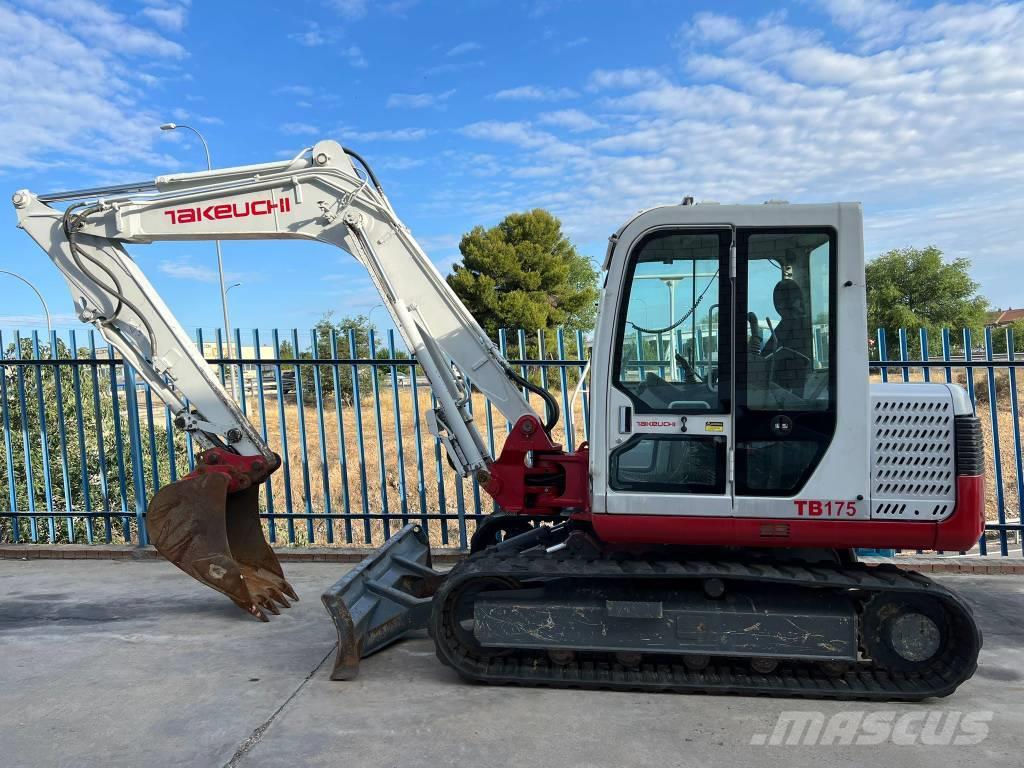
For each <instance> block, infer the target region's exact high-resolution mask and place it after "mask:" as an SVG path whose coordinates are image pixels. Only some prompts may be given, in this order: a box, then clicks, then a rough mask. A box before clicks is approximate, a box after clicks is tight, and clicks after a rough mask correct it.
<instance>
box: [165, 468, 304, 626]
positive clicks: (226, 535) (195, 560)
mask: <svg viewBox="0 0 1024 768" xmlns="http://www.w3.org/2000/svg"><path fill="white" fill-rule="evenodd" d="M276 468H277V467H276V465H275V466H274V467H273V468H267V467H265V466H264V463H263V462H261V461H260V460H259V458H258V457H251V456H244V457H243V456H238V455H237V454H231V453H228V452H226V451H223V450H222V449H217V448H214V449H212V450H209V451H206V452H205V453H204V454H202V455H201V456H200V457H199V461H198V464H197V467H196V470H195V471H194V472H192V473H191V474H190V475H189V476H187V477H185V478H182V479H181V480H178V481H177V482H174V483H170V484H169V485H165V486H164V487H163V488H161V489H160V490H159V491H157V493H156V495H155V496H154V497H153V499H152V501H151V502H150V503H149V509H148V511H147V513H146V531H147V533H148V535H149V540H150V542H151V543H152V544H153V546H154V547H156V550H157V552H159V553H160V554H161V555H163V556H164V557H165V558H167V560H169V561H170V562H172V563H174V565H176V566H178V568H180V569H181V570H183V571H184V572H185V573H187V574H188V575H189V576H191V577H192V578H194V579H196V580H197V581H201V582H202V583H203V584H206V585H207V586H208V587H212V588H213V589H215V590H217V591H218V592H222V593H223V594H225V595H227V596H228V597H229V598H231V601H232V602H234V603H235V605H237V606H238V607H239V608H241V609H243V610H245V611H247V612H248V613H251V614H252V615H253V616H255V617H256V618H258V619H259V620H260V621H267V620H268V619H267V614H266V613H265V611H269V612H270V613H274V614H278V613H280V610H279V608H278V606H281V607H284V608H287V607H288V606H289V605H290V603H289V602H288V600H289V598H290V599H292V600H298V599H299V598H298V595H296V594H295V590H294V589H292V587H291V585H290V584H289V583H288V582H287V581H286V580H285V578H284V572H283V571H282V570H281V564H280V562H278V559H277V556H276V555H275V554H274V551H273V550H272V549H271V548H270V545H269V544H268V543H267V540H266V538H264V536H263V527H262V526H261V525H260V516H259V482H260V481H261V480H262V479H264V478H266V476H267V475H269V474H270V472H272V471H273V470H274V469H276Z"/></svg>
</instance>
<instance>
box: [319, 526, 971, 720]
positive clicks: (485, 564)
mask: <svg viewBox="0 0 1024 768" xmlns="http://www.w3.org/2000/svg"><path fill="white" fill-rule="evenodd" d="M417 535H420V536H421V539H420V541H421V542H425V537H422V531H419V530H418V529H416V527H414V526H409V527H407V528H406V529H404V530H403V531H402V532H401V533H400V534H398V536H396V537H394V538H393V539H392V545H391V546H393V547H395V548H396V549H395V551H396V552H397V551H398V548H401V549H403V550H404V555H403V556H402V557H400V558H399V559H400V560H401V561H402V562H401V563H399V564H397V565H396V564H395V563H389V562H387V561H386V559H385V560H384V561H380V562H379V563H378V565H379V566H380V567H381V568H380V570H379V571H378V574H377V575H378V576H379V577H383V578H384V579H385V580H386V579H387V578H388V577H390V578H391V582H390V585H385V584H382V583H381V582H380V581H377V582H372V581H371V583H370V584H369V585H367V583H365V582H363V583H360V584H359V585H358V588H356V589H351V588H350V589H345V588H343V587H340V585H343V583H344V582H345V581H346V580H345V579H343V580H342V582H339V588H336V591H335V595H334V603H333V610H332V606H331V605H329V606H328V609H329V611H330V612H331V613H332V615H333V616H335V620H336V622H337V621H338V614H337V612H338V610H339V606H346V605H353V606H356V605H359V606H361V607H362V611H363V612H362V614H361V623H360V622H357V624H359V625H360V626H359V630H358V632H356V633H355V634H347V633H346V632H343V631H341V628H342V624H341V623H339V639H340V640H342V645H343V646H345V647H348V648H349V649H350V650H352V651H355V652H356V653H357V654H358V655H363V656H365V655H368V653H371V652H373V651H375V650H378V649H379V648H382V647H384V646H385V645H387V644H389V643H390V642H393V641H394V640H395V639H397V638H398V637H400V636H402V635H404V634H405V633H406V632H408V631H409V630H410V629H415V628H416V627H415V626H412V625H410V624H409V623H408V621H407V620H406V621H404V622H403V623H400V624H394V622H393V619H391V618H388V619H384V620H383V621H382V622H381V623H380V624H378V623H377V622H376V621H375V620H374V619H373V618H372V617H373V616H374V615H377V616H380V617H385V616H386V617H391V616H392V615H394V614H395V610H394V608H395V603H394V602H393V601H395V600H396V599H397V600H398V601H399V603H402V604H403V607H402V610H401V612H400V614H399V615H402V616H403V617H405V619H407V618H408V616H409V615H411V614H412V613H413V612H412V611H410V610H408V608H409V607H410V605H411V604H412V603H415V604H416V605H417V606H418V613H419V615H420V616H421V617H422V621H423V622H424V623H426V625H427V627H428V629H429V631H430V634H431V636H432V637H433V640H434V643H435V647H436V652H437V656H438V658H439V659H440V660H441V661H442V662H443V663H444V664H446V665H448V666H450V667H452V668H453V669H455V670H456V671H457V672H458V673H459V674H460V675H461V676H462V677H464V678H466V679H469V680H473V681H477V682H485V683H497V684H514V685H531V686H550V687H559V688H594V689H616V690H630V691H673V692H690V693H709V694H741V695H771V696H802V697H809V698H831V699H845V700H880V701H896V700H899V701H917V700H921V699H926V698H930V697H941V696H947V695H949V694H950V693H952V692H953V691H954V690H955V689H956V688H957V686H958V685H960V684H961V683H962V682H963V681H964V680H966V679H968V678H970V677H971V675H972V674H973V673H974V671H975V668H976V666H977V658H978V652H979V650H980V648H981V643H982V638H981V633H980V631H979V629H978V627H977V624H976V623H975V621H974V618H973V615H972V613H971V610H970V608H969V607H968V606H967V605H966V604H965V603H964V602H963V601H962V600H961V599H960V598H959V597H957V596H956V595H955V594H954V593H952V592H951V591H949V590H947V589H945V588H944V587H942V586H941V585H939V584H936V583H935V582H933V581H931V580H930V579H928V578H926V577H924V576H922V575H921V574H918V573H913V572H909V571H903V570H900V569H898V568H896V567H894V566H889V565H876V566H871V565H866V564H862V563H857V562H853V561H852V559H851V558H850V557H849V556H848V554H847V553H845V552H836V551H829V550H820V551H805V552H796V551H787V550H776V551H774V552H773V551H761V552H758V551H752V550H736V551H725V552H722V551H721V550H719V551H718V552H712V551H710V550H704V551H701V550H699V549H696V548H694V549H690V550H687V549H683V548H669V547H665V548H660V549H656V550H651V551H644V552H639V551H636V552H624V551H621V550H616V551H609V550H606V549H605V548H603V547H602V546H601V543H600V542H598V541H597V540H596V539H595V538H594V537H593V535H592V534H591V533H589V532H588V531H586V530H582V529H580V528H577V529H575V530H572V529H571V528H570V525H568V524H561V525H555V526H539V527H537V528H533V529H531V530H530V531H528V532H526V533H523V534H520V535H518V536H513V537H511V538H508V539H506V540H505V541H503V542H501V543H499V544H497V545H492V546H489V547H487V548H486V549H484V550H483V551H481V552H478V553H476V554H473V555H471V556H470V557H469V558H468V559H467V560H465V561H463V562H461V563H459V564H458V565H456V566H455V567H454V568H452V570H451V571H449V572H448V573H447V574H446V575H444V577H443V579H442V578H440V574H437V573H436V572H433V571H431V570H430V569H429V568H428V567H425V566H423V565H420V566H419V569H420V570H419V572H418V573H417V572H415V571H410V570H408V568H409V566H410V565H413V566H414V567H415V564H414V563H410V560H415V559H416V557H415V555H411V553H412V552H413V549H410V547H413V548H415V547H416V543H415V539H416V537H417ZM419 551H420V553H421V554H422V552H423V551H424V550H423V545H422V544H421V545H420V546H419ZM396 568H397V570H396ZM396 574H400V575H397V576H396ZM424 587H426V590H425V589H424ZM434 590H436V591H434ZM426 592H429V593H430V594H429V595H428V594H426ZM403 595H404V597H403ZM367 598H371V599H372V604H371V605H370V606H369V610H368V611H367V607H368V606H367V603H366V600H367ZM327 600H328V596H327V595H325V604H326V603H327ZM382 606H387V607H382ZM428 606H429V619H428V618H427V607H428ZM389 607H390V608H391V609H392V610H390V611H389V610H388V608H389ZM345 610H346V609H345V608H341V613H345ZM389 624H390V626H389ZM346 626H347V627H348V628H349V629H348V633H351V632H352V627H353V624H352V622H351V621H350V622H348V624H347V625H346ZM366 641H369V642H370V643H372V646H373V647H372V648H371V647H369V646H368V645H364V642H366ZM356 658H358V656H357V657H356ZM350 661H351V659H350ZM357 663H358V662H357V661H356V665H357ZM354 673H355V666H353V665H351V664H350V666H349V668H348V674H346V675H344V677H346V678H348V677H352V676H353V675H354Z"/></svg>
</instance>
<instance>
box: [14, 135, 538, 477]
mask: <svg viewBox="0 0 1024 768" xmlns="http://www.w3.org/2000/svg"><path fill="white" fill-rule="evenodd" d="M58 201H74V203H73V204H72V205H71V206H70V207H69V208H68V209H67V210H66V211H61V210H57V209H55V208H53V207H51V206H50V205H48V203H51V202H58ZM14 205H15V208H16V209H17V213H18V223H19V226H20V227H21V228H23V229H24V230H25V231H26V232H28V234H29V235H31V236H32V238H33V239H34V240H35V241H36V242H37V243H39V245H40V246H42V247H43V249H44V250H45V251H46V252H47V253H48V254H49V256H50V258H51V260H52V261H53V262H54V264H56V265H57V267H58V269H60V271H61V272H62V273H63V274H64V276H65V277H66V278H67V281H68V285H69V287H70V288H71V293H72V296H73V299H74V302H75V307H76V310H77V312H78V315H79V317H80V318H81V319H82V320H83V321H85V322H88V323H92V324H93V325H95V326H96V327H97V328H98V329H99V330H100V333H102V334H103V337H104V338H105V339H106V340H107V341H109V342H110V343H111V344H112V345H114V347H115V348H116V349H117V350H118V351H119V352H120V353H121V354H122V355H123V356H124V358H125V359H126V360H127V361H128V362H129V363H130V364H131V365H132V366H133V367H134V368H135V369H136V370H137V371H138V373H139V375H140V376H141V377H142V378H143V379H144V380H145V381H146V382H147V383H148V384H149V385H150V386H151V387H152V388H153V390H154V392H156V394H158V395H159V396H160V398H161V399H162V400H163V401H164V402H165V403H166V404H167V405H168V406H170V408H171V410H172V411H173V413H174V414H175V417H176V423H177V424H178V425H179V426H180V427H181V428H183V429H186V430H188V431H190V432H191V433H192V434H193V435H194V436H195V437H196V438H197V439H198V440H199V441H200V444H202V445H204V447H211V446H225V445H226V446H230V448H231V449H232V450H233V451H234V452H237V453H238V454H240V455H243V456H249V455H255V454H263V455H264V456H265V457H266V458H267V459H268V460H272V458H273V454H272V452H271V451H270V449H269V448H268V447H267V446H266V445H265V444H264V443H263V441H262V439H261V438H260V436H259V434H258V433H257V432H256V430H255V429H254V428H253V426H252V425H251V424H250V423H249V421H248V419H247V418H246V417H245V416H244V415H243V414H242V412H241V410H240V409H239V408H238V407H237V406H236V405H235V403H234V402H233V401H232V399H231V398H230V397H229V396H228V395H227V393H226V392H225V391H224V390H223V388H222V387H221V386H220V384H219V382H218V381H217V379H216V377H215V376H214V375H213V374H212V372H211V371H210V368H209V366H208V365H207V363H206V361H205V360H204V359H203V357H202V354H201V352H200V351H198V350H196V349H195V347H194V345H193V344H192V342H191V341H190V340H189V338H188V337H187V335H186V334H185V332H184V331H183V330H182V328H181V326H180V325H179V324H178V322H177V321H176V320H175V319H174V316H173V315H172V313H171V312H170V310H169V309H168V308H167V306H166V305H165V304H164V302H163V301H162V300H161V299H160V297H159V295H158V294H157V292H156V291H155V290H154V288H153V286H152V285H151V284H150V283H149V281H148V280H147V279H146V277H145V275H143V273H142V271H141V270H140V269H139V267H138V266H137V265H136V263H135V262H134V261H133V260H132V259H131V257H130V256H129V255H128V254H127V252H126V251H125V249H124V244H125V243H149V242H152V241H155V240H214V239H217V240H231V239H236V240H244V239H274V238H288V239H306V240H319V241H321V242H325V243H331V244H332V245H336V246H338V247H339V248H342V249H344V250H346V251H348V252H349V253H350V254H352V255H353V256H354V257H355V258H356V259H357V260H358V261H359V262H360V263H361V264H362V265H363V266H364V267H366V269H367V271H368V272H369V274H370V278H371V279H372V280H373V283H374V285H375V286H376V288H377V290H378V291H379V292H380V295H381V297H382V299H383V300H384V304H385V306H386V307H387V308H388V310H389V312H390V313H391V316H392V318H393V319H394V322H395V325H396V327H397V328H398V330H399V332H400V333H401V334H402V337H403V338H404V339H405V342H406V344H407V346H408V348H409V351H410V352H412V353H413V354H414V355H415V356H416V359H417V361H418V362H419V364H420V365H422V366H423V369H424V372H425V374H426V376H427V379H428V380H429V382H430V385H431V388H432V389H433V392H434V395H435V397H436V398H437V402H438V407H437V409H436V410H435V411H433V412H429V413H428V416H427V418H428V426H429V428H430V431H431V432H432V433H433V434H435V435H437V436H438V437H439V438H440V439H441V441H442V442H443V443H444V445H445V447H446V449H447V451H448V454H449V456H450V457H451V460H452V462H453V464H454V465H455V467H456V469H457V470H458V471H459V472H460V473H461V474H463V475H467V474H469V473H472V472H486V470H487V466H488V464H489V462H490V461H491V459H492V457H491V456H490V454H489V451H488V448H487V445H486V444H485V442H484V440H483V439H482V437H481V435H480V433H479V431H478V430H477V429H476V428H475V427H474V426H473V423H472V422H473V418H472V415H471V414H470V411H469V408H468V401H469V397H470V387H469V385H468V382H471V383H472V385H473V386H475V387H476V388H477V389H479V390H480V391H481V392H483V393H484V394H485V395H486V396H487V397H488V398H490V400H491V402H492V403H493V404H494V406H495V407H496V408H497V409H498V410H499V411H500V412H501V413H502V414H503V415H504V416H505V417H506V418H507V419H509V421H511V422H513V423H515V422H516V421H518V419H519V418H520V417H521V416H523V415H526V414H534V415H536V414H535V412H534V410H533V409H532V408H531V407H530V405H529V404H528V403H527V401H526V400H525V399H524V398H523V396H522V392H521V389H520V386H521V384H522V382H521V381H517V378H516V374H515V373H514V372H513V371H512V369H511V368H510V367H509V365H508V364H507V362H506V361H505V360H504V358H503V357H502V356H501V354H500V353H499V351H498V349H497V348H496V347H495V345H494V344H493V342H491V340H490V339H488V338H487V336H486V334H485V333H484V331H483V329H481V328H480V326H479V324H478V323H477V322H476V320H475V319H474V318H473V316H472V315H471V314H470V313H469V311H468V310H467V309H466V308H465V306H464V305H463V304H462V302H461V301H460V300H459V298H458V297H457V296H456V295H455V293H454V292H453V291H452V290H451V288H449V287H448V285H447V283H446V282H445V280H444V278H443V277H442V276H441V275H440V274H439V273H438V271H437V269H436V268H435V267H434V265H433V264H432V263H431V262H430V259H429V258H427V256H426V254H425V253H424V252H423V250H422V249H421V248H420V247H419V245H418V244H417V242H416V240H415V239H414V238H413V236H412V234H411V233H410V232H409V230H408V228H407V227H406V226H405V225H404V224H402V222H401V221H400V220H399V218H398V216H397V215H396V214H395V212H394V209H393V208H392V207H391V204H390V202H389V201H388V199H387V197H386V196H385V195H384V192H383V190H382V189H381V188H380V186H379V184H378V183H377V182H376V179H375V178H374V177H373V175H372V171H370V170H369V169H368V168H367V172H366V175H364V176H361V175H360V174H358V173H357V172H356V169H355V167H354V166H353V164H352V161H351V159H350V155H349V154H347V152H346V150H344V149H343V148H342V147H341V146H340V145H339V144H337V143H336V142H333V141H322V142H320V143H318V144H316V145H315V146H314V147H312V148H310V149H307V150H305V151H304V152H302V153H300V154H299V155H298V156H297V157H295V158H294V159H293V160H291V161H283V162H279V163H266V164H260V165H248V166H240V167H236V168H227V169H222V170H214V171H210V172H202V173H186V174H177V175H172V176H161V177H158V178H157V179H156V180H155V181H154V182H152V183H143V184H130V185H123V186H120V187H111V188H106V189H93V190H81V191H78V192H69V193H60V194H56V195H34V194H32V193H31V192H29V191H27V190H23V191H20V192H18V193H16V194H15V195H14ZM452 363H454V365H455V368H457V369H458V371H459V373H456V372H455V371H454V370H453V368H452ZM186 401H187V404H186Z"/></svg>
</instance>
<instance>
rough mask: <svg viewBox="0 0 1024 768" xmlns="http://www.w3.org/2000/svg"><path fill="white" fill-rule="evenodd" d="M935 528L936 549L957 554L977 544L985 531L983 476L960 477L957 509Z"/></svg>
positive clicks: (957, 489) (957, 485) (934, 546)
mask: <svg viewBox="0 0 1024 768" xmlns="http://www.w3.org/2000/svg"><path fill="white" fill-rule="evenodd" d="M936 528H937V529H938V530H937V531H936V532H935V543H934V545H933V548H934V549H948V550H952V551H954V552H955V551H959V550H961V549H970V548H971V547H973V546H974V545H975V544H977V543H978V539H980V538H981V534H982V533H983V532H984V530H985V477H984V475H961V476H960V477H958V478H957V479H956V509H954V510H953V514H952V515H950V516H949V517H948V518H946V519H945V520H943V521H942V522H941V523H939V524H938V525H937V526H936Z"/></svg>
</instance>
